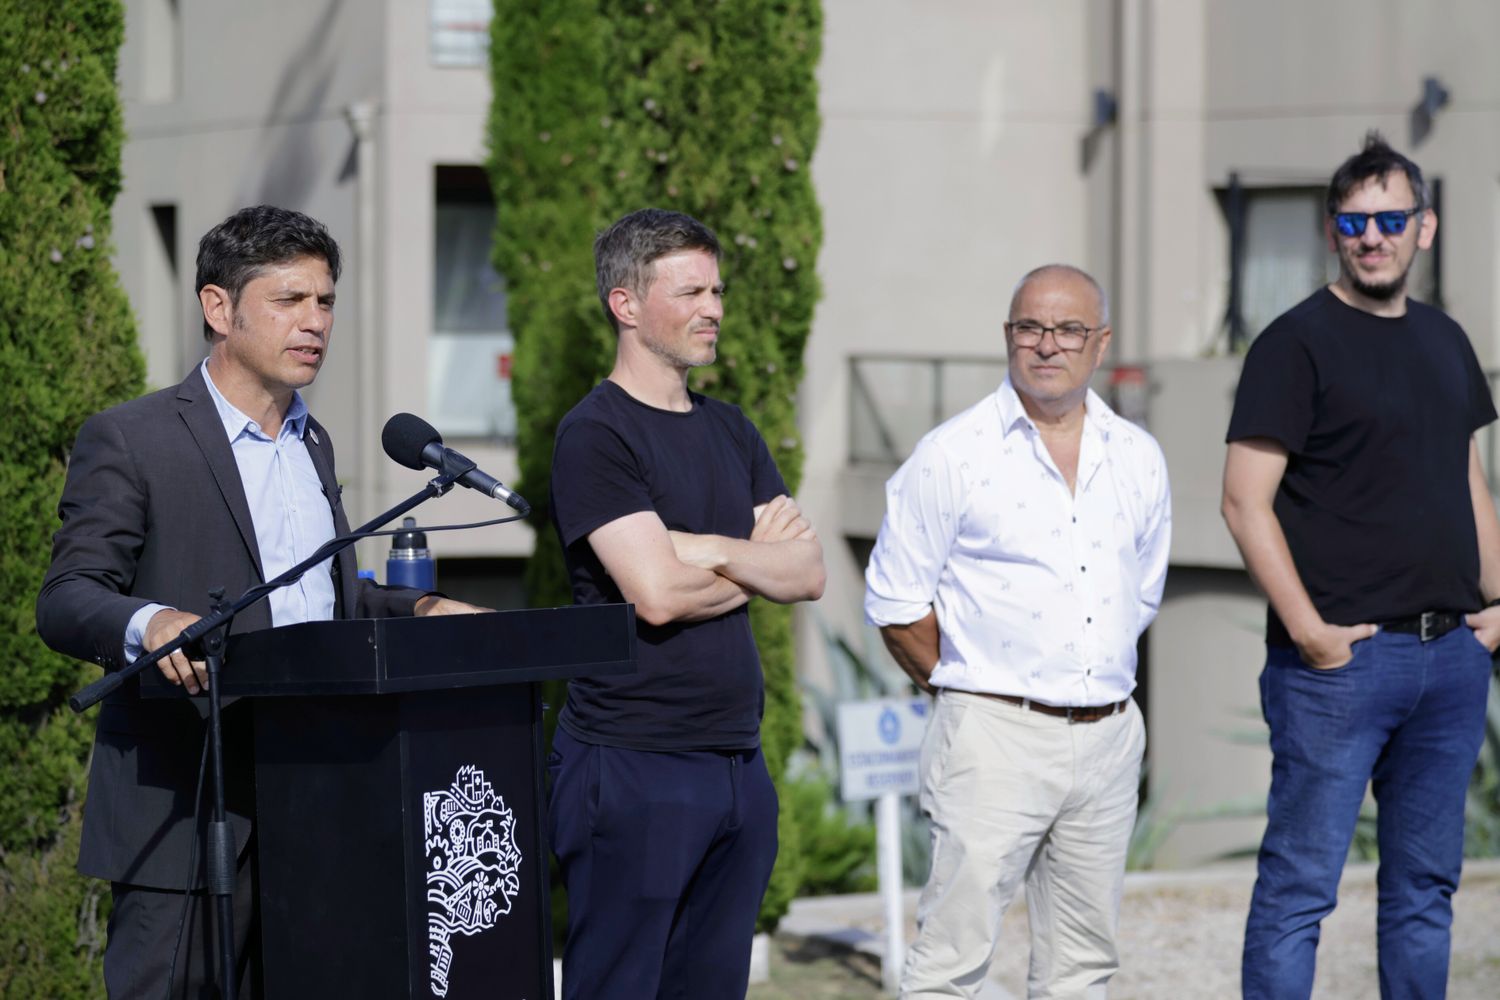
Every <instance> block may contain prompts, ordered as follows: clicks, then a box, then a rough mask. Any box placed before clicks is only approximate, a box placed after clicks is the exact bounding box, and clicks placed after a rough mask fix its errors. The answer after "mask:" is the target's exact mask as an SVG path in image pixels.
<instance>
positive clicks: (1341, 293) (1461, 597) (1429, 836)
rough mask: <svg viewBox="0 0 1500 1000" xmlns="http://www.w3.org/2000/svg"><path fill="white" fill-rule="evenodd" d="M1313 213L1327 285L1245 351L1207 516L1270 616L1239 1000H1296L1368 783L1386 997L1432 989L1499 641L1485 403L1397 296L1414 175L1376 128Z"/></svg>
mask: <svg viewBox="0 0 1500 1000" xmlns="http://www.w3.org/2000/svg"><path fill="white" fill-rule="evenodd" d="M1327 210H1328V217H1327V221H1326V231H1327V235H1328V241H1329V246H1330V248H1331V249H1332V250H1333V251H1334V252H1335V253H1336V254H1337V255H1338V259H1339V277H1338V279H1337V280H1336V281H1334V282H1333V283H1332V284H1331V285H1329V286H1327V287H1326V288H1321V289H1319V290H1318V291H1317V292H1315V293H1314V294H1313V295H1312V296H1311V297H1310V298H1308V299H1307V300H1305V301H1304V302H1302V303H1301V304H1299V305H1297V306H1295V307H1294V308H1292V309H1291V310H1290V311H1289V312H1287V313H1286V314H1285V315H1283V316H1281V317H1280V318H1278V319H1277V320H1276V321H1275V322H1273V323H1272V324H1271V325H1270V326H1269V327H1267V328H1266V330H1265V332H1264V333H1262V334H1261V335H1260V336H1259V337H1258V338H1256V340H1255V343H1254V345H1253V346H1252V347H1251V349H1250V353H1249V355H1248V356H1247V357H1246V358H1245V366H1244V371H1243V373H1242V375H1241V379H1240V384H1239V389H1238V393H1237V395H1236V398H1235V405H1234V414H1233V416H1232V418H1231V419H1230V424H1229V434H1228V440H1229V453H1228V458H1227V460H1226V464H1225V469H1224V504H1223V510H1224V517H1225V519H1226V521H1227V522H1228V524H1229V530H1230V532H1231V533H1232V534H1233V535H1234V539H1235V541H1236V543H1238V545H1239V547H1240V552H1241V553H1242V554H1243V556H1244V558H1245V565H1246V567H1247V568H1248V569H1249V570H1250V573H1251V575H1252V576H1253V577H1254V578H1255V581H1256V583H1257V584H1258V585H1259V586H1260V587H1261V589H1262V590H1264V591H1265V593H1266V595H1267V597H1268V598H1269V600H1270V608H1269V612H1268V614H1267V626H1266V647H1267V652H1266V667H1265V670H1264V672H1263V673H1262V674H1261V679H1260V687H1261V704H1262V709H1263V711H1264V713H1265V718H1266V722H1267V724H1268V725H1269V727H1270V730H1271V751H1272V755H1273V762H1272V770H1271V790H1270V796H1269V798H1268V801H1267V806H1266V810H1267V825H1266V832H1265V836H1264V839H1263V840H1262V842H1261V848H1260V859H1259V877H1258V879H1257V880H1256V884H1255V892H1254V896H1253V898H1252V900H1251V904H1250V917H1249V922H1248V924H1247V927H1246V931H1245V951H1244V962H1243V969H1242V980H1243V989H1244V995H1245V996H1246V997H1274V998H1277V1000H1284V998H1297V997H1306V996H1308V995H1309V994H1310V993H1311V991H1312V982H1313V967H1314V958H1315V951H1316V948H1317V944H1318V930H1319V924H1320V922H1321V921H1322V919H1323V917H1324V916H1326V915H1327V914H1328V913H1330V912H1331V911H1332V910H1333V907H1334V902H1335V899H1336V895H1337V890H1338V882H1339V876H1340V873H1341V872H1342V870H1343V864H1344V859H1345V857H1346V856H1347V854H1348V851H1349V844H1350V841H1351V839H1352V837H1353V834H1354V827H1355V821H1356V819H1357V818H1358V816H1359V812H1360V806H1361V804H1362V803H1363V801H1364V798H1365V790H1366V787H1367V786H1368V785H1370V784H1372V783H1373V787H1374V794H1375V800H1376V804H1377V807H1378V820H1377V833H1378V838H1379V847H1380V873H1379V887H1380V902H1379V917H1378V921H1377V924H1378V927H1377V932H1378V933H1377V936H1378V943H1379V965H1380V989H1381V995H1382V996H1384V997H1441V996H1443V995H1444V993H1445V990H1446V985H1447V977H1448V952H1449V932H1448V929H1449V925H1450V923H1451V921H1452V904H1451V897H1452V895H1453V892H1454V891H1455V890H1456V889H1457V887H1458V879H1459V870H1460V866H1461V863H1462V857H1463V831H1464V795H1465V790H1466V788H1467V786H1468V782H1469V778H1470V775H1471V774H1472V773H1473V770H1474V762H1475V760H1476V758H1477V756H1478V752H1479V747H1480V744H1481V742H1482V740H1483V734H1484V718H1485V700H1486V696H1487V691H1488V687H1489V678H1490V670H1491V661H1490V655H1491V653H1492V651H1493V650H1494V649H1495V646H1496V644H1497V643H1500V609H1497V608H1492V607H1490V606H1488V605H1487V604H1486V601H1488V602H1489V605H1494V604H1500V601H1496V600H1495V598H1497V597H1500V524H1497V521H1496V517H1495V508H1494V504H1493V501H1492V500H1491V497H1490V492H1489V487H1488V485H1487V483H1486V480H1485V476H1484V470H1483V469H1482V468H1481V466H1480V462H1479V451H1478V448H1477V447H1476V446H1475V444H1474V438H1473V435H1474V433H1475V431H1477V430H1478V429H1479V428H1480V427H1482V426H1484V425H1485V424H1487V423H1489V422H1490V421H1492V420H1494V419H1495V408H1494V405H1493V403H1492V402H1491V400H1490V392H1489V384H1488V382H1487V380H1486V379H1485V376H1484V373H1483V371H1482V370H1481V369H1480V367H1479V362H1478V361H1477V359H1476V358H1475V356H1474V351H1473V349H1472V348H1471V347H1470V345H1469V341H1468V338H1467V337H1466V336H1465V334H1464V331H1463V330H1462V329H1461V328H1460V327H1459V326H1458V324H1457V323H1455V322H1453V320H1451V319H1449V318H1448V317H1447V316H1446V315H1444V314H1443V313H1442V312H1440V311H1439V310H1437V309H1434V308H1432V307H1431V306H1427V305H1423V304H1422V303H1420V302H1416V301H1413V300H1410V299H1408V298H1407V290H1406V279H1407V274H1408V273H1409V272H1410V270H1411V265H1412V261H1413V259H1414V258H1415V257H1416V255H1417V252H1418V251H1420V250H1425V249H1427V248H1428V247H1430V246H1431V245H1432V241H1433V237H1434V235H1435V234H1436V232H1437V216H1436V215H1435V214H1434V213H1433V211H1432V209H1431V208H1430V207H1429V202H1428V197H1427V190H1426V186H1425V185H1424V184H1423V181H1422V172H1421V170H1420V169H1419V168H1418V167H1417V165H1416V164H1415V163H1413V162H1412V161H1411V160H1409V159H1407V158H1406V157H1405V156H1402V155H1401V154H1400V153H1397V152H1396V151H1395V150H1393V149H1391V147H1390V146H1388V145H1387V144H1386V143H1385V141H1384V140H1383V139H1382V138H1381V137H1380V136H1379V134H1378V133H1374V132H1372V133H1370V134H1369V135H1368V136H1366V138H1365V144H1364V148H1363V149H1362V150H1361V151H1360V152H1359V153H1357V154H1356V155H1354V156H1352V157H1350V158H1349V159H1348V160H1346V161H1345V162H1344V164H1343V165H1342V166H1341V167H1339V169H1338V171H1337V172H1336V173H1335V174H1334V175H1333V180H1332V181H1331V183H1330V184H1329V188H1328V203H1327ZM1480 609H1483V610H1480Z"/></svg>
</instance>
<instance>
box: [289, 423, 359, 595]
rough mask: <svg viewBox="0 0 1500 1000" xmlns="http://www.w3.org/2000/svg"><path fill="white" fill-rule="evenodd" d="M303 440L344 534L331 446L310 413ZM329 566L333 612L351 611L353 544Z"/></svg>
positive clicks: (345, 526)
mask: <svg viewBox="0 0 1500 1000" xmlns="http://www.w3.org/2000/svg"><path fill="white" fill-rule="evenodd" d="M302 443H303V444H304V445H306V446H307V453H308V455H310V456H312V463H313V468H314V469H316V470H317V472H318V482H320V483H322V484H323V495H324V496H325V497H327V498H328V506H329V507H331V508H332V509H333V533H334V534H336V535H347V534H348V533H349V518H348V516H347V515H346V514H345V513H344V501H343V495H344V489H343V487H342V486H340V485H339V482H338V480H337V479H335V478H334V475H333V446H332V445H331V444H329V443H328V432H327V431H326V430H324V429H323V425H322V424H320V423H318V422H317V421H316V420H314V419H313V418H312V417H311V416H308V418H307V429H306V431H305V432H304V433H303V435H302ZM330 568H331V569H332V571H333V592H334V595H335V596H336V599H337V603H336V605H335V606H334V610H333V616H334V617H335V618H345V617H347V616H349V615H352V614H353V613H354V611H353V609H354V581H355V580H356V579H357V578H358V576H359V570H358V568H357V565H356V563H355V560H354V547H353V546H349V547H348V548H345V549H344V550H342V551H341V552H339V554H338V555H336V556H334V558H333V566H332V567H330Z"/></svg>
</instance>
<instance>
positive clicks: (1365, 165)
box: [1328, 129, 1429, 215]
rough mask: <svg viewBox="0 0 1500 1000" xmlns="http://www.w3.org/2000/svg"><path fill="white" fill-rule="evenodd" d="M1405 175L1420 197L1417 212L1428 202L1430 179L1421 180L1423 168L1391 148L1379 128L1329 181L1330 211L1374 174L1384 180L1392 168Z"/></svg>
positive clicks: (1333, 210)
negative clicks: (1427, 180)
mask: <svg viewBox="0 0 1500 1000" xmlns="http://www.w3.org/2000/svg"><path fill="white" fill-rule="evenodd" d="M1396 170H1399V171H1401V172H1402V173H1404V174H1405V175H1406V179H1407V181H1408V182H1410V184H1411V190H1412V194H1414V195H1416V196H1417V204H1416V205H1415V206H1414V207H1415V208H1416V209H1417V210H1418V211H1421V210H1422V209H1425V208H1426V207H1427V206H1428V204H1429V199H1428V195H1427V182H1426V181H1424V180H1423V179H1422V168H1421V167H1419V166H1417V165H1416V164H1415V163H1413V162H1412V161H1411V160H1409V159H1407V158H1406V157H1404V156H1402V155H1401V154H1400V153H1398V152H1396V151H1395V150H1394V149H1392V148H1391V145H1390V143H1388V142H1386V141H1385V136H1383V135H1381V134H1380V132H1379V131H1377V130H1376V129H1370V131H1368V132H1366V133H1365V144H1364V148H1363V149H1361V150H1360V151H1359V152H1358V153H1355V154H1354V155H1353V156H1351V157H1349V159H1347V160H1345V161H1344V162H1343V163H1342V164H1340V165H1339V168H1338V169H1337V170H1335V171H1334V172H1333V179H1332V180H1330V181H1329V182H1328V214H1329V215H1333V214H1335V213H1336V212H1338V210H1339V206H1341V205H1343V203H1344V199H1345V198H1347V197H1349V193H1350V192H1351V191H1353V190H1354V189H1355V188H1357V187H1359V186H1360V185H1361V184H1363V183H1365V182H1366V181H1368V180H1369V179H1370V178H1372V177H1378V178H1380V179H1381V180H1382V181H1384V180H1385V178H1386V177H1387V176H1388V175H1390V174H1391V173H1392V172H1393V171H1396Z"/></svg>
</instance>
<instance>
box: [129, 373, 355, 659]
mask: <svg viewBox="0 0 1500 1000" xmlns="http://www.w3.org/2000/svg"><path fill="white" fill-rule="evenodd" d="M203 381H204V382H205V383H207V384H208V391H209V393H210V394H211V395H212V396H213V400H214V407H215V408H216V409H217V410H218V411H219V419H220V420H221V421H223V423H224V433H225V435H227V436H228V438H229V447H230V448H231V449H232V450H233V452H234V462H235V465H236V466H238V467H239V471H240V482H241V483H242V484H243V485H244V488H245V499H246V501H248V503H249V505H250V519H251V520H252V521H253V522H254V523H255V544H256V545H257V547H259V549H260V565H261V569H262V571H263V572H264V573H265V579H267V580H271V579H274V578H275V577H277V576H280V575H281V574H282V573H283V572H285V571H286V570H288V569H290V568H291V567H292V566H294V565H296V564H297V563H299V562H301V561H302V560H303V559H306V558H307V557H308V556H310V555H312V554H313V552H314V551H316V549H317V548H318V546H320V545H322V544H323V543H324V542H326V541H328V539H330V538H332V537H333V508H332V507H331V506H330V505H329V502H328V498H327V497H326V496H325V495H324V494H323V483H322V481H321V480H319V479H318V470H317V468H316V467H314V465H313V461H312V456H311V455H310V454H308V451H307V446H306V445H305V444H304V443H303V440H302V436H303V435H304V434H305V433H307V416H308V413H307V404H306V403H304V402H303V401H302V396H301V395H300V394H294V395H293V396H292V405H291V407H290V408H289V409H288V410H287V414H286V419H285V420H284V421H282V424H281V429H280V432H279V433H278V434H277V435H276V436H275V437H274V438H273V437H271V436H269V435H268V434H266V432H265V431H263V430H262V429H261V427H260V425H259V424H257V423H256V422H255V421H254V420H251V419H250V418H249V417H247V416H245V414H243V413H241V412H240V411H239V410H238V409H236V408H235V406H234V404H232V403H230V402H229V400H227V399H225V398H224V396H223V395H222V394H221V393H220V392H219V389H218V387H217V386H216V385H214V380H213V379H212V378H210V377H209V374H208V363H207V362H206V361H205V362H204V364H203ZM332 564H333V559H332V557H330V558H329V559H327V560H325V561H324V562H321V563H319V564H318V565H317V566H315V567H313V568H312V569H310V570H308V571H307V572H306V573H304V574H302V579H301V580H299V581H297V582H296V583H292V584H289V585H287V586H285V587H282V588H280V589H279V590H276V591H273V592H272V593H271V595H270V596H269V597H268V598H267V600H268V601H270V603H271V624H272V625H293V624H296V623H297V622H307V621H326V620H328V619H330V618H332V617H333V605H334V593H333V572H332ZM229 596H230V597H231V598H233V597H237V596H238V595H237V594H231V595H229ZM166 607H167V606H166V605H164V604H148V605H146V606H145V607H143V608H141V609H140V610H139V611H137V612H136V613H135V614H134V615H132V616H131V619H130V623H129V625H127V626H126V629H125V661H126V662H127V663H128V662H131V661H133V660H135V658H136V657H138V656H140V655H141V653H142V652H144V651H145V650H144V647H143V640H144V638H145V634H146V624H147V623H148V622H149V621H150V620H151V616H152V615H154V614H156V613H157V612H158V611H162V610H165V609H166Z"/></svg>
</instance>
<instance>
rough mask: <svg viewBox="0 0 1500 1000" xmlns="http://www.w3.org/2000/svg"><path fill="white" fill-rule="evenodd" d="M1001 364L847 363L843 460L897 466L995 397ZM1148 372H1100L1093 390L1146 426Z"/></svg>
mask: <svg viewBox="0 0 1500 1000" xmlns="http://www.w3.org/2000/svg"><path fill="white" fill-rule="evenodd" d="M1005 369H1006V364H1005V359H1004V358H997V357H994V356H949V357H912V356H910V355H894V354H889V355H887V354H863V355H857V356H854V357H851V358H850V359H849V461H850V463H851V464H856V465H857V464H862V463H876V464H882V465H899V464H900V463H901V462H904V461H905V460H906V457H907V456H908V455H910V454H911V452H912V449H913V448H914V447H915V446H916V444H917V441H918V440H920V439H921V437H922V435H923V434H926V433H927V432H928V431H929V430H931V429H932V428H934V427H936V426H937V425H938V424H940V423H942V422H943V421H944V420H947V419H948V418H949V417H952V416H954V415H956V414H958V413H961V412H962V411H963V410H965V409H967V408H968V407H970V406H972V405H974V404H975V403H977V402H979V400H981V399H983V398H984V397H985V396H986V395H988V394H989V393H991V392H994V391H995V387H996V386H998V385H999V384H1000V382H1001V381H1002V380H1003V379H1004V378H1005ZM1147 377H1148V375H1147V370H1146V369H1145V368H1142V367H1140V366H1137V365H1112V366H1106V367H1101V368H1100V369H1099V371H1098V372H1097V373H1096V374H1095V376H1094V380H1093V386H1094V390H1095V391H1096V392H1098V393H1099V394H1100V395H1102V396H1103V397H1104V398H1105V400H1106V401H1107V402H1108V403H1109V404H1110V406H1112V407H1114V408H1115V410H1116V411H1117V412H1119V413H1120V414H1121V415H1122V416H1125V417H1128V418H1130V419H1132V420H1135V421H1136V422H1137V423H1141V424H1143V425H1144V424H1145V418H1146V413H1145V405H1146V395H1147Z"/></svg>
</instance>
